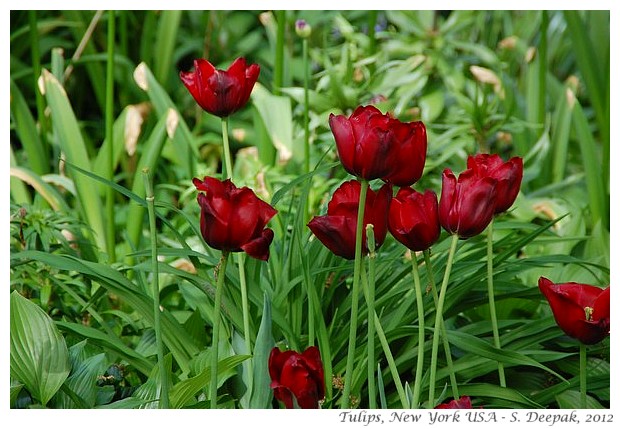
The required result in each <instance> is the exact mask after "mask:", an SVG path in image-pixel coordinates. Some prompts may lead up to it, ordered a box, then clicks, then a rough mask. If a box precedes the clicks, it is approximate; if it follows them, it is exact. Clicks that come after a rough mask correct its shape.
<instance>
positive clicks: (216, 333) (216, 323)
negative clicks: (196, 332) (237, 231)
mask: <svg viewBox="0 0 620 429" xmlns="http://www.w3.org/2000/svg"><path fill="white" fill-rule="evenodd" d="M227 262H228V252H225V251H223V252H222V259H221V261H220V266H219V269H218V274H217V284H216V286H215V302H214V304H213V338H212V345H211V388H210V390H209V394H210V395H211V408H212V409H216V408H217V361H218V349H219V342H220V341H219V340H220V322H221V320H220V319H221V315H220V312H221V307H222V292H223V289H224V279H225V278H226V265H227Z"/></svg>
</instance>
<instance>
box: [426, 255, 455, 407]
mask: <svg viewBox="0 0 620 429" xmlns="http://www.w3.org/2000/svg"><path fill="white" fill-rule="evenodd" d="M424 263H425V264H426V272H427V274H428V280H429V282H430V285H431V290H432V291H433V301H434V303H435V308H437V303H438V302H439V296H438V295H437V287H436V286H435V276H434V275H433V263H432V262H431V252H430V249H427V250H425V251H424ZM440 332H441V341H442V342H443V349H444V353H445V355H446V363H447V364H448V372H449V374H450V385H451V386H452V396H453V397H454V399H458V398H460V395H459V387H458V383H457V382H456V375H455V373H454V365H453V364H452V352H451V351H450V343H449V342H448V335H447V331H446V324H445V322H444V320H443V314H442V315H441V330H440Z"/></svg>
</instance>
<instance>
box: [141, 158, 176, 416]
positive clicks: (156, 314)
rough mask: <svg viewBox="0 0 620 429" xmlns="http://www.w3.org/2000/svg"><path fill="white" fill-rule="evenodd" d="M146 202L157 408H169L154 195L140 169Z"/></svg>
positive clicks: (150, 184) (150, 185)
mask: <svg viewBox="0 0 620 429" xmlns="http://www.w3.org/2000/svg"><path fill="white" fill-rule="evenodd" d="M142 177H143V179H144V189H145V191H146V192H145V195H146V203H147V209H148V214H149V228H150V232H151V264H152V270H153V329H154V330H155V343H156V346H157V364H158V367H159V378H160V380H161V392H160V395H159V408H170V405H169V401H168V374H167V372H166V365H165V363H164V343H163V339H162V336H161V319H160V316H161V310H160V305H159V268H158V262H157V226H156V224H155V196H154V193H153V184H152V183H151V178H150V174H149V169H148V168H145V169H143V170H142Z"/></svg>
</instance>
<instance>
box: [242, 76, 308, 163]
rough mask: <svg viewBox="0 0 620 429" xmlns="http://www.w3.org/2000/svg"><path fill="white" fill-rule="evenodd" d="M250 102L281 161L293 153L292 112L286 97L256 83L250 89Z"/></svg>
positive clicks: (289, 101)
mask: <svg viewBox="0 0 620 429" xmlns="http://www.w3.org/2000/svg"><path fill="white" fill-rule="evenodd" d="M252 102H253V103H254V106H255V107H256V110H258V113H259V114H260V117H261V118H262V120H263V123H264V124H265V127H266V128H267V132H268V133H269V137H270V138H271V142H272V143H273V145H274V146H275V148H276V149H277V150H278V157H279V159H280V160H281V161H287V160H288V159H290V158H291V157H292V156H293V155H295V156H297V155H301V154H294V153H293V113H292V110H291V100H290V98H288V97H283V96H278V95H273V94H272V93H270V92H269V91H268V90H267V89H266V88H265V87H264V86H262V85H260V84H258V83H257V84H256V85H255V86H254V90H253V91H252Z"/></svg>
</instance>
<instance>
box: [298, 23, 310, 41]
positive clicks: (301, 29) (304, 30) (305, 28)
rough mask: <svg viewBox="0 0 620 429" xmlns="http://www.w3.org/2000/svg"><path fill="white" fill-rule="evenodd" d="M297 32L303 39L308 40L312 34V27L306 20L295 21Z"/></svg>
mask: <svg viewBox="0 0 620 429" xmlns="http://www.w3.org/2000/svg"><path fill="white" fill-rule="evenodd" d="M295 32H296V33H297V35H298V36H299V37H301V38H302V39H307V38H308V37H310V35H311V34H312V27H311V26H310V24H308V23H307V22H306V21H305V20H304V19H298V20H297V21H295Z"/></svg>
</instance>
